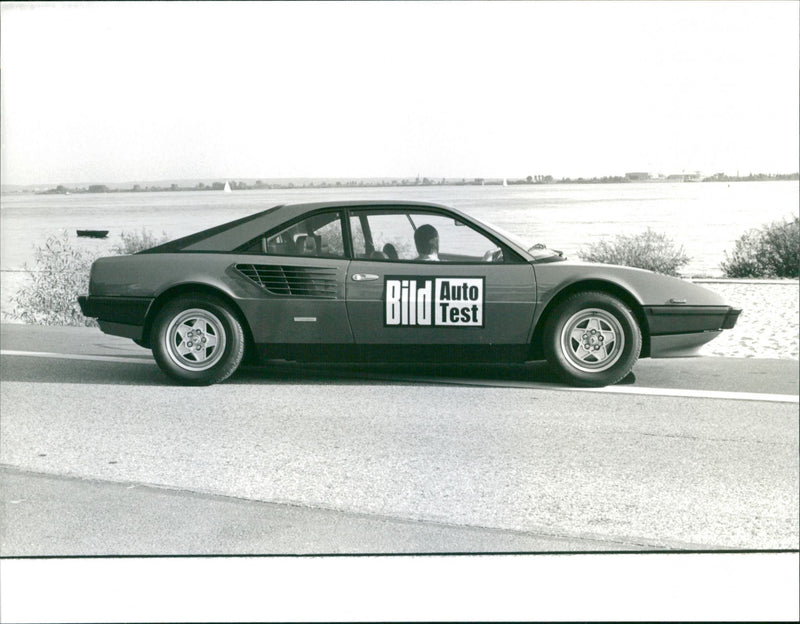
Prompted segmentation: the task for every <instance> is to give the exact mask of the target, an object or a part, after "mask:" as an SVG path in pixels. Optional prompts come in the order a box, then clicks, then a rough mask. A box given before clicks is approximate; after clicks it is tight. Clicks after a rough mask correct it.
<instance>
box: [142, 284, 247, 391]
mask: <svg viewBox="0 0 800 624" xmlns="http://www.w3.org/2000/svg"><path fill="white" fill-rule="evenodd" d="M150 344H151V345H152V349H153V357H154V358H155V360H156V363H157V364H158V366H159V367H160V368H161V370H162V371H164V373H166V374H167V375H168V376H169V377H171V378H172V379H174V380H176V381H178V382H180V383H182V384H184V385H191V386H208V385H211V384H215V383H219V382H220V381H224V380H225V379H227V378H228V377H230V376H231V375H232V374H233V372H234V371H235V370H236V369H237V368H238V367H239V364H240V363H241V361H242V357H243V356H244V344H245V339H244V332H243V331H242V325H241V323H239V320H238V319H237V318H236V315H235V314H234V313H233V312H232V311H231V309H230V307H229V306H228V305H227V304H225V303H223V302H222V301H220V300H219V299H217V298H214V297H207V296H181V297H177V298H175V299H173V300H172V301H170V302H168V303H167V304H166V305H165V306H164V307H163V308H162V309H161V310H160V311H159V312H158V314H157V316H156V318H155V321H154V322H153V330H152V334H151V338H150Z"/></svg>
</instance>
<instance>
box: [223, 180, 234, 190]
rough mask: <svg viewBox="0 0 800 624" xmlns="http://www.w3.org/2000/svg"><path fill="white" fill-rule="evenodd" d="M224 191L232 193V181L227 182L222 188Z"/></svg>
mask: <svg viewBox="0 0 800 624" xmlns="http://www.w3.org/2000/svg"><path fill="white" fill-rule="evenodd" d="M222 192H223V193H232V192H233V191H231V183H230V182H226V183H225V188H224V189H222Z"/></svg>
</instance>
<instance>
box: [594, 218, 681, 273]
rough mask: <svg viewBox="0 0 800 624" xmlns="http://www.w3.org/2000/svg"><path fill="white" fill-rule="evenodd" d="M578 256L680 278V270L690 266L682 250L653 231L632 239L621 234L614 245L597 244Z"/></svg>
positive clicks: (606, 243)
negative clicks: (687, 265) (686, 265)
mask: <svg viewBox="0 0 800 624" xmlns="http://www.w3.org/2000/svg"><path fill="white" fill-rule="evenodd" d="M578 256H579V257H580V258H581V259H582V260H586V261H587V262H602V263H603V264H621V265H623V266H630V267H636V268H639V269H648V270H650V271H655V272H656V273H663V274H664V275H678V269H680V268H681V267H682V266H684V265H685V264H687V263H688V262H689V256H687V255H686V253H685V252H684V249H683V247H682V246H681V247H676V246H675V243H674V242H673V241H672V240H671V239H670V238H668V237H667V235H666V234H659V233H658V232H654V231H653V230H651V229H650V228H647V230H646V231H645V232H641V233H639V234H632V235H630V236H626V235H623V234H619V235H617V236H616V237H614V240H613V241H600V242H599V243H594V244H592V245H590V246H589V248H588V249H581V250H580V251H578Z"/></svg>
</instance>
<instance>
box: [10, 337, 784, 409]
mask: <svg viewBox="0 0 800 624" xmlns="http://www.w3.org/2000/svg"><path fill="white" fill-rule="evenodd" d="M2 355H22V356H27V357H40V358H56V359H63V360H84V361H89V362H120V363H122V364H149V365H153V364H155V361H154V360H152V359H150V358H147V357H139V356H133V357H130V358H126V357H115V356H111V355H78V354H72V353H46V352H41V351H11V350H7V349H2V350H0V356H2ZM370 378H372V379H375V380H379V379H386V380H389V379H393V380H396V381H402V380H405V381H421V382H425V383H431V382H433V383H444V384H455V385H470V386H490V387H503V388H531V389H538V390H557V391H562V392H602V393H604V394H634V395H641V396H665V397H683V398H696V399H728V400H734V401H766V402H771V403H800V396H798V395H792V394H767V393H761V392H726V391H721V390H689V389H683V388H645V387H642V386H606V387H605V388H570V387H568V386H550V385H545V384H537V383H535V382H531V383H528V382H524V381H508V382H504V381H494V380H493V381H489V380H473V379H437V378H430V377H417V378H409V377H403V376H397V377H394V376H386V375H380V376H378V375H376V376H370Z"/></svg>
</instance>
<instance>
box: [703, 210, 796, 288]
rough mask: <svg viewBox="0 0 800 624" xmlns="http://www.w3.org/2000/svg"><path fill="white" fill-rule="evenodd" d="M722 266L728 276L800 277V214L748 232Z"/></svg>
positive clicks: (736, 244) (738, 241) (726, 254)
mask: <svg viewBox="0 0 800 624" xmlns="http://www.w3.org/2000/svg"><path fill="white" fill-rule="evenodd" d="M719 266H720V268H721V269H722V272H723V274H724V275H725V277H755V278H769V277H791V278H798V277H800V217H795V218H794V220H792V221H787V220H785V219H784V220H783V221H775V222H773V223H771V224H769V225H765V226H763V227H761V228H760V229H753V230H749V231H747V232H745V233H744V234H743V235H742V236H741V237H740V238H739V240H737V241H736V243H735V246H734V248H733V253H732V254H731V255H730V256H729V255H728V252H727V251H726V252H725V260H724V261H723V262H722V263H721V264H720V265H719Z"/></svg>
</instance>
